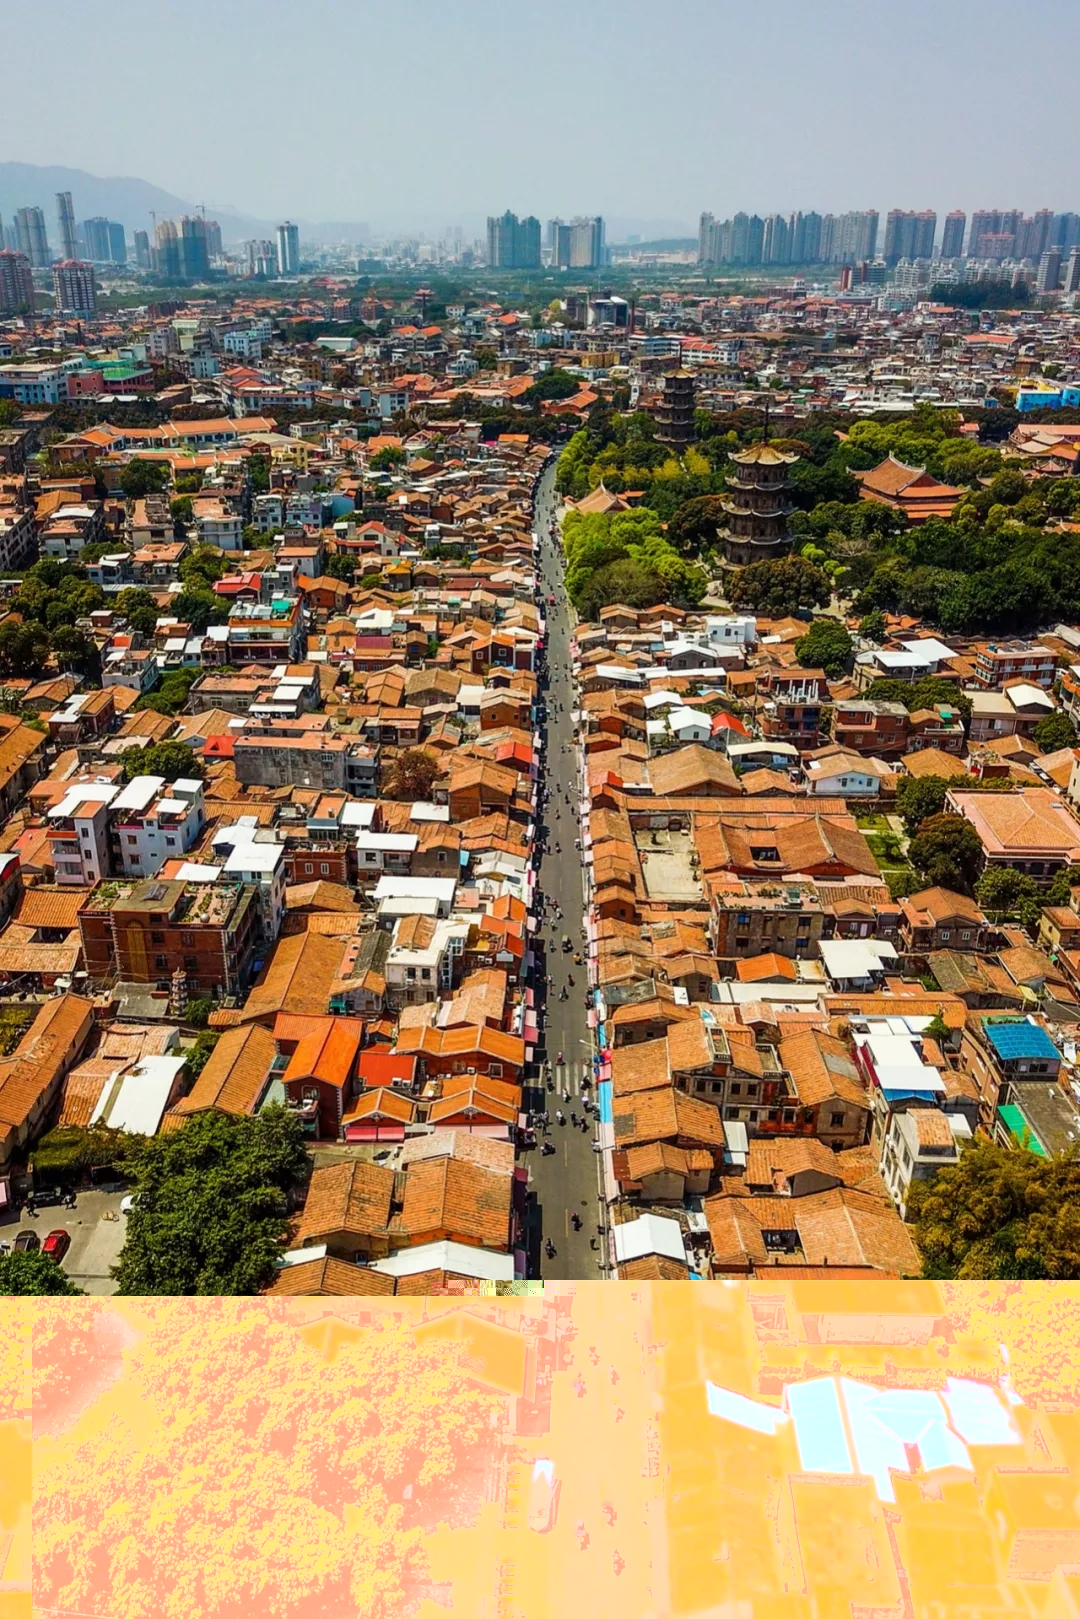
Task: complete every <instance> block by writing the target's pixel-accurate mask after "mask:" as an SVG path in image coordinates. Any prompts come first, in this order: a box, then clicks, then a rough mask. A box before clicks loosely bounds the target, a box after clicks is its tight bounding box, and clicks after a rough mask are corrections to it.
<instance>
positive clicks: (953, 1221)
mask: <svg viewBox="0 0 1080 1619" xmlns="http://www.w3.org/2000/svg"><path fill="white" fill-rule="evenodd" d="M909 1217H910V1218H911V1219H912V1220H913V1221H914V1226H915V1230H914V1238H915V1242H916V1245H917V1247H918V1249H919V1252H920V1254H921V1255H922V1260H923V1274H924V1275H925V1276H928V1277H935V1278H952V1279H956V1280H962V1281H969V1280H980V1279H981V1280H986V1281H1007V1280H1038V1279H1040V1278H1045V1277H1058V1278H1062V1279H1064V1278H1069V1279H1072V1280H1077V1279H1080V1161H1078V1160H1077V1158H1076V1157H1075V1156H1073V1157H1071V1158H1043V1157H1040V1156H1039V1155H1038V1154H1036V1153H1034V1152H1027V1151H1017V1150H1015V1149H1010V1148H1007V1147H1000V1146H998V1145H997V1144H996V1143H993V1142H989V1141H984V1140H980V1141H977V1142H975V1143H974V1144H973V1145H972V1146H970V1147H968V1148H967V1149H966V1150H965V1151H964V1152H963V1153H962V1154H961V1157H960V1161H959V1163H958V1164H957V1165H956V1167H955V1168H950V1169H943V1170H941V1171H939V1173H938V1174H937V1176H936V1177H935V1179H934V1180H932V1181H922V1182H919V1181H916V1182H914V1183H913V1185H912V1188H911V1194H910V1203H909Z"/></svg>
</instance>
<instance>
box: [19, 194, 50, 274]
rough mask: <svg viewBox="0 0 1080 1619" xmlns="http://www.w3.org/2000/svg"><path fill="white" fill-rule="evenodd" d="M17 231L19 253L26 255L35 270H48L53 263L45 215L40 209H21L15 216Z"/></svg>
mask: <svg viewBox="0 0 1080 1619" xmlns="http://www.w3.org/2000/svg"><path fill="white" fill-rule="evenodd" d="M15 230H16V233H17V237H18V243H19V252H20V253H25V254H26V256H27V258H28V259H29V260H30V264H31V267H32V268H33V269H35V270H47V269H48V267H49V265H50V263H51V262H52V255H51V254H50V252H49V239H48V237H47V235H46V234H45V215H44V214H43V213H42V211H41V209H40V208H20V209H19V211H18V213H17V214H16V215H15Z"/></svg>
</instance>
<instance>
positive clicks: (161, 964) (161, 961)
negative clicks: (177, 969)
mask: <svg viewBox="0 0 1080 1619" xmlns="http://www.w3.org/2000/svg"><path fill="white" fill-rule="evenodd" d="M168 965H169V963H168V961H167V960H166V959H165V957H164V956H155V957H154V966H155V967H158V968H160V969H161V970H162V971H163V970H164V969H165V968H166V967H167V966H168Z"/></svg>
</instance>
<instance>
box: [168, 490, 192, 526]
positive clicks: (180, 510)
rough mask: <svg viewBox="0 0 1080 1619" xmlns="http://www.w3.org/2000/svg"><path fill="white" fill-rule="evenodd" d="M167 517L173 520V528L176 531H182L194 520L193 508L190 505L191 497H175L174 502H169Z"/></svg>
mask: <svg viewBox="0 0 1080 1619" xmlns="http://www.w3.org/2000/svg"><path fill="white" fill-rule="evenodd" d="M169 516H170V517H171V518H172V520H173V526H174V527H175V528H177V529H184V528H186V527H187V525H188V524H189V523H191V522H193V521H194V519H195V507H194V506H193V504H192V500H191V496H190V495H177V497H176V499H175V500H170V502H169Z"/></svg>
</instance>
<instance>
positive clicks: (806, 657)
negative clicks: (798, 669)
mask: <svg viewBox="0 0 1080 1619" xmlns="http://www.w3.org/2000/svg"><path fill="white" fill-rule="evenodd" d="M854 646H855V643H854V642H853V641H852V639H851V636H850V635H849V634H848V632H847V630H846V629H845V628H844V626H843V625H842V624H838V623H837V622H836V620H835V619H830V618H819V619H815V620H814V622H813V624H811V626H810V628H809V629H808V630H807V632H806V634H805V635H802V636H800V637H799V639H798V640H797V641H796V642H795V656H796V657H797V658H798V660H799V662H800V663H801V664H802V666H803V668H804V669H821V670H823V671H824V672H825V674H826V675H828V677H829V679H830V680H838V679H839V678H840V676H841V675H842V674H845V673H846V672H847V670H848V669H849V668H850V667H851V654H852V652H853V650H854Z"/></svg>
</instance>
